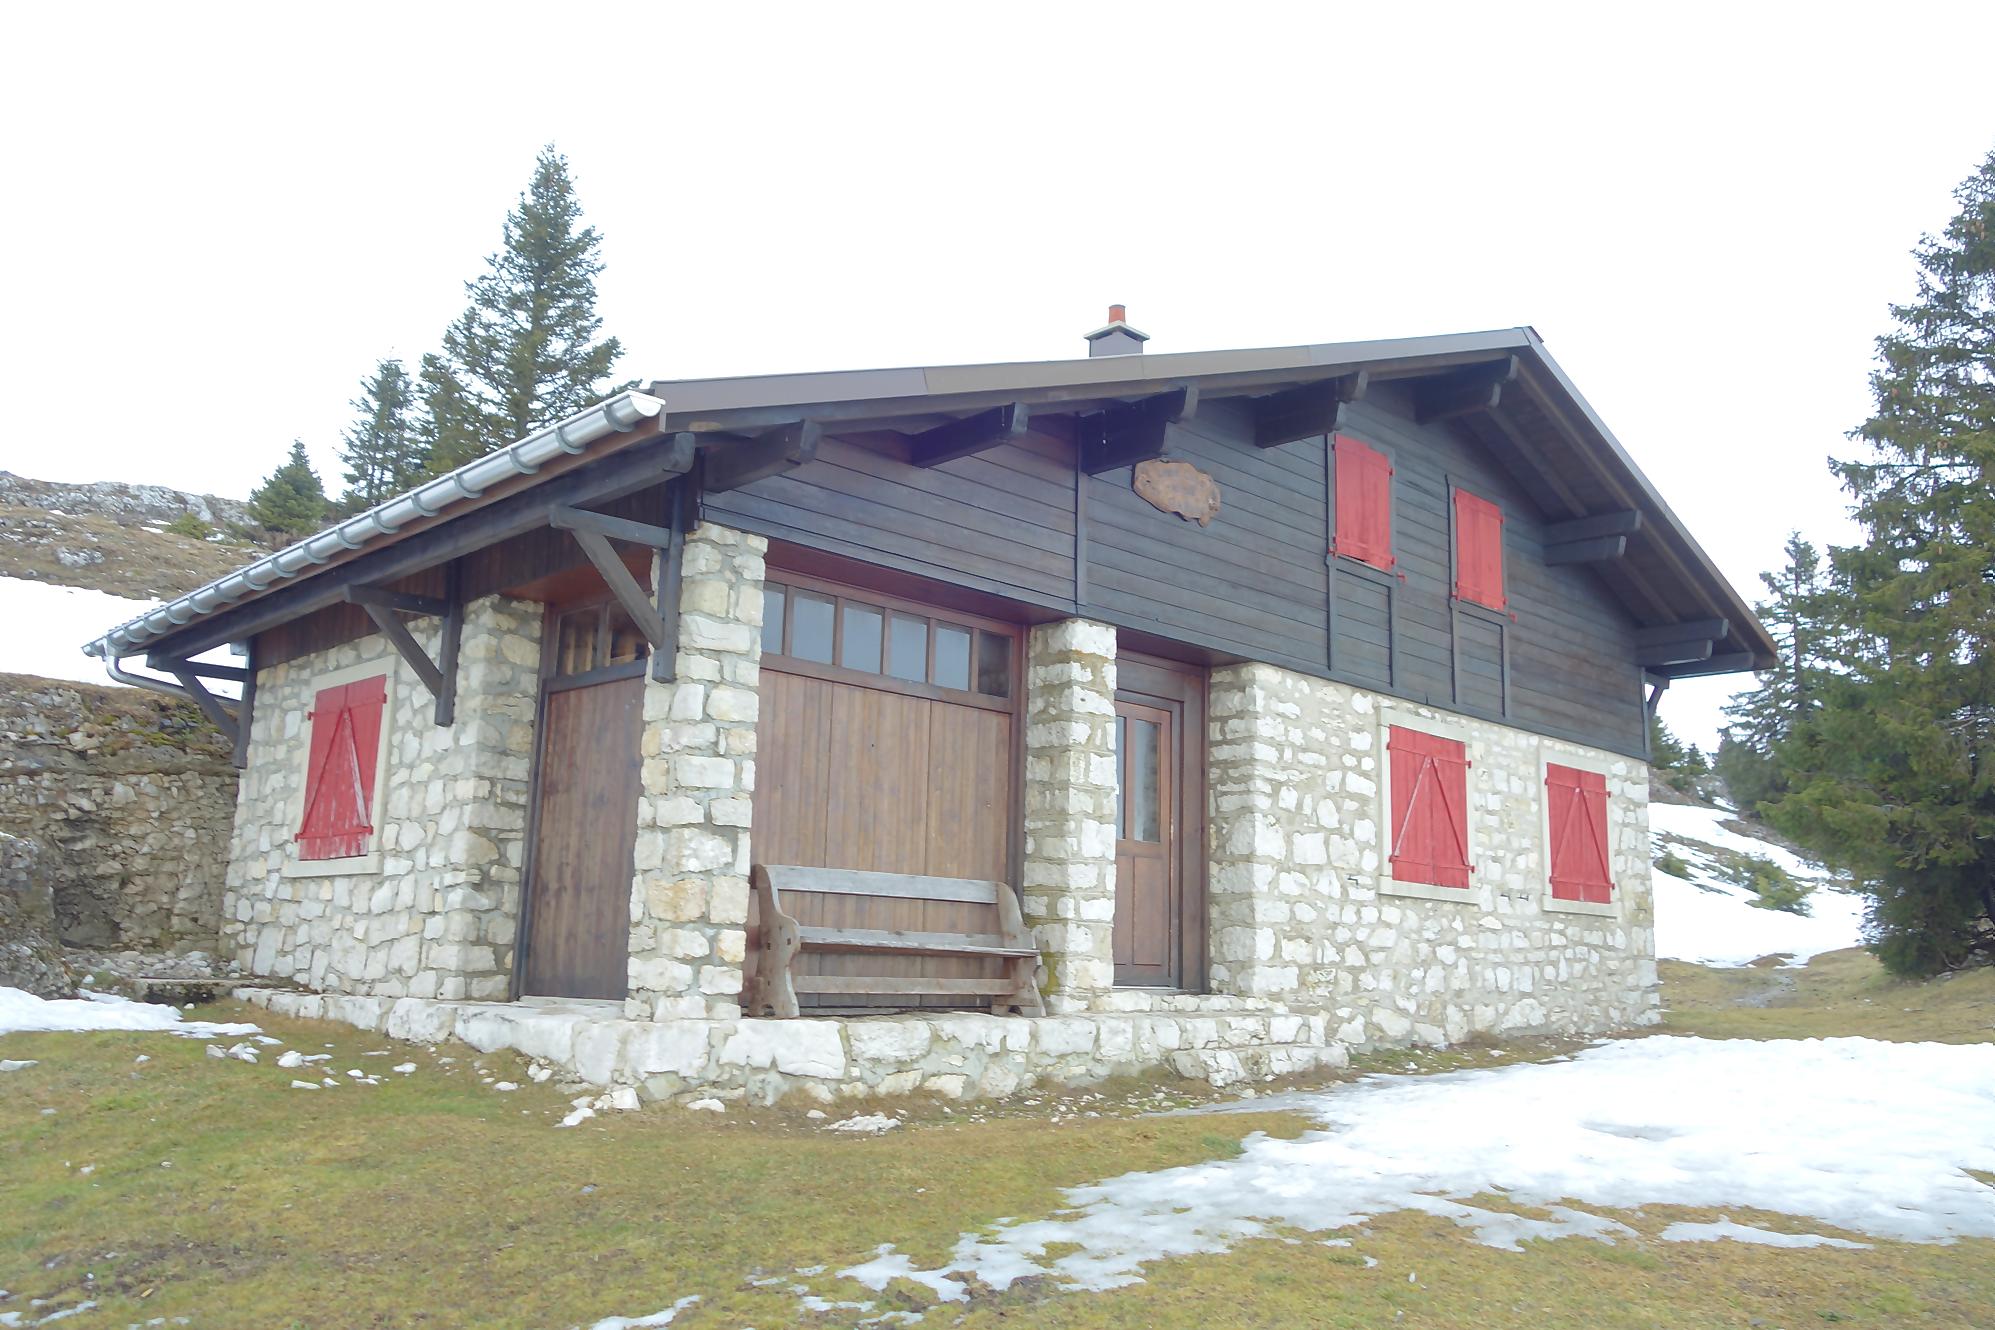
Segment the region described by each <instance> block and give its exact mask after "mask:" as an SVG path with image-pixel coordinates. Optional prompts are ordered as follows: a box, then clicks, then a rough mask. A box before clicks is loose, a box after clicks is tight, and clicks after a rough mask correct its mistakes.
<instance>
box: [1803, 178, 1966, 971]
mask: <svg viewBox="0 0 1995 1330" xmlns="http://www.w3.org/2000/svg"><path fill="white" fill-rule="evenodd" d="M1955 197H1956V199H1957V200H1958V201H1959V204H1960V212H1959V214H1958V215H1957V216H1956V217H1955V218H1954V219H1953V220H1952V222H1950V223H1949V224H1948V226H1947V228H1946V230H1945V231H1944V232H1943V233H1942V234H1940V235H1938V236H1927V237H1925V238H1924V239H1923V240H1922V241H1921V242H1920V245H1919V248H1918V249H1917V251H1915V252H1916V256H1917V259H1918V262H1919V267H1920V274H1919V284H1918V292H1917V295H1916V297H1915V298H1914V299H1913V300H1912V301H1911V302H1910V303H1908V304H1904V305H1895V306H1893V307H1892V310H1891V313H1892V316H1893V318H1894V320H1895V321H1896V325H1897V326H1896V327H1895V329H1894V330H1893V331H1891V332H1889V333H1887V334H1886V335H1885V336H1883V337H1880V338H1879V339H1878V344H1877V345H1878V356H1879V362H1880V363H1879V365H1878V368H1877V369H1876V370H1875V371H1874V372H1873V373H1872V375H1871V389H1872V392H1873V396H1874V398H1875V403H1876V405H1875V408H1874V412H1873V414H1872V416H1871V418H1870V419H1869V420H1868V421H1866V422H1865V423H1864V424H1863V426H1862V427H1861V428H1860V429H1858V430H1857V431H1855V434H1856V437H1857V438H1859V439H1860V440H1861V441H1862V442H1863V444H1864V445H1865V451H1864V454H1863V456H1862V457H1861V458H1860V459H1858V460H1854V461H1839V462H1834V463H1832V465H1833V466H1834V468H1835V470H1836V472H1837V474H1838V475H1839V476H1840V478H1841V479H1842V481H1843V484H1844V485H1845V487H1846V488H1847V489H1848V490H1849V492H1850V494H1851V496H1852V498H1853V500H1854V503H1853V505H1852V511H1853V513H1854V515H1855V516H1856V518H1857V520H1858V521H1859V523H1860V524H1861V525H1862V527H1863V529H1864V533H1865V542H1864V543H1863V544H1862V545H1860V546H1858V547H1855V548H1852V549H1838V550H1835V551H1833V554H1832V561H1833V565H1834V571H1835V575H1836V576H1837V577H1838V578H1839V579H1841V580H1842V582H1843V583H1844V586H1843V587H1841V588H1839V590H1840V591H1841V593H1842V594H1841V595H1840V596H1839V597H1838V599H1839V601H1840V604H1841V607H1842V608H1841V609H1840V610H1839V611H1838V613H1837V615H1836V626H1837V627H1838V628H1839V629H1840V630H1841V633H1842V636H1841V639H1840V641H1839V642H1838V648H1839V651H1840V654H1841V655H1842V657H1843V659H1842V661H1841V662H1840V664H1839V668H1838V669H1836V670H1835V671H1833V672H1828V673H1826V674H1825V676H1824V677H1823V678H1822V679H1821V680H1819V681H1818V687H1817V689H1816V693H1815V696H1813V697H1812V698H1810V709H1809V710H1808V711H1807V712H1806V713H1805V714H1804V715H1803V716H1802V717H1801V718H1800V719H1799V720H1798V722H1797V724H1796V727H1795V731H1794V734H1793V736H1792V738H1791V739H1790V741H1789V747H1790V748H1791V747H1794V746H1795V745H1799V746H1800V748H1799V759H1798V760H1795V761H1789V762H1787V763H1785V765H1786V766H1787V768H1788V770H1787V773H1786V774H1787V778H1788V780H1789V783H1790V786H1791V789H1790V792H1789V793H1788V795H1787V796H1786V797H1785V798H1783V799H1781V800H1780V801H1779V802H1777V803H1775V804H1774V805H1773V806H1772V808H1771V810H1770V813H1771V816H1772V818H1773V820H1774V823H1775V825H1776V826H1779V827H1780V828H1782V829H1783V830H1785V831H1787V832H1788V833H1789V834H1790V835H1793V836H1795V837H1796V838H1797V839H1798V840H1801V841H1802V842H1803V843H1804V844H1806V845H1809V846H1810V847H1811V848H1815V849H1817V850H1818V852H1821V853H1824V854H1825V855H1827V856H1828V857H1829V858H1830V859H1831V860H1832V861H1834V862H1839V863H1841V864H1844V865H1846V866H1848V867H1850V868H1853V869H1854V870H1855V871H1856V872H1857V873H1858V874H1859V876H1861V877H1862V878H1863V879H1864V880H1866V881H1867V882H1868V883H1869V884H1870V888H1871V890H1872V892H1873V894H1874V901H1873V905H1872V909H1871V927H1872V930H1873V934H1874V941H1873V943H1872V945H1873V947H1874V948H1875V950H1876V951H1877V954H1878V956H1879V957H1880V959H1882V960H1883V961H1884V963H1885V965H1886V966H1887V967H1889V968H1890V969H1892V970H1893V971H1896V972H1898V973H1901V974H1926V973H1932V972H1934V971H1938V970H1942V969H1948V968H1953V967H1957V966H1960V965H1963V964H1966V963H1969V962H1970V961H1973V960H1975V959H1988V958H1991V957H1995V153H1991V154H1990V155H1989V157H1988V159H1987V160H1986V161H1985V162H1983V163H1982V165H1981V167H1980V169H1979V170H1977V171H1976V172H1975V174H1974V175H1973V176H1971V177H1969V179H1968V180H1967V181H1966V182H1965V183H1964V184H1963V185H1962V186H1961V187H1960V189H1959V190H1958V191H1956V194H1955Z"/></svg>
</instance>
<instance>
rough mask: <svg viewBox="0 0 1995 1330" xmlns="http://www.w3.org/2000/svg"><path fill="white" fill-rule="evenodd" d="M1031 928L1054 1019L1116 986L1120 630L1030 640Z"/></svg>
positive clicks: (1081, 622)
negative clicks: (1058, 1013) (1117, 661)
mask: <svg viewBox="0 0 1995 1330" xmlns="http://www.w3.org/2000/svg"><path fill="white" fill-rule="evenodd" d="M1026 649H1027V659H1026V672H1025V677H1026V714H1025V881H1024V907H1025V922H1026V923H1027V924H1028V925H1030V926H1031V928H1032V931H1033V935H1034V937H1035V938H1036V939H1037V940H1038V943H1039V953H1040V956H1041V959H1042V961H1043V964H1044V974H1043V975H1042V976H1041V985H1042V987H1043V988H1044V989H1045V991H1046V994H1047V1001H1048V1008H1049V1010H1052V1011H1079V1010H1084V1009H1085V1008H1086V1007H1087V1006H1088V1004H1089V1002H1090V1001H1091V1000H1092V999H1093V998H1095V997H1097V996H1099V995H1101V994H1103V993H1106V992H1108V990H1109V989H1111V988H1113V987H1114V986H1115V957H1114V951H1113V930H1114V926H1115V629H1114V628H1112V627H1109V626H1108V625H1106V624H1099V623H1091V622H1089V621H1088V620H1086V619H1067V620H1064V621H1063V622H1060V623H1051V624H1041V625H1040V626H1039V627H1037V628H1034V629H1033V630H1032V633H1031V636H1030V637H1029V638H1028V640H1027V648H1026Z"/></svg>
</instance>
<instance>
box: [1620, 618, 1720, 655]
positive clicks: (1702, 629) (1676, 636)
mask: <svg viewBox="0 0 1995 1330" xmlns="http://www.w3.org/2000/svg"><path fill="white" fill-rule="evenodd" d="M1731 631H1732V624H1731V621H1730V620H1729V619H1686V620H1684V621H1683V622H1682V623H1662V624H1657V625H1656V626H1655V627H1653V628H1641V629H1637V630H1636V632H1635V646H1636V647H1637V648H1646V647H1652V646H1657V645H1660V644H1662V643H1665V642H1689V641H1695V640H1696V639H1698V638H1700V637H1701V638H1708V639H1710V640H1711V641H1714V642H1722V641H1723V640H1724V639H1725V635H1726V634H1727V633H1729V632H1731Z"/></svg>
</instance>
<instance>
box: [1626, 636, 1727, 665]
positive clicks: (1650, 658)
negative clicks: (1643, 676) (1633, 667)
mask: <svg viewBox="0 0 1995 1330" xmlns="http://www.w3.org/2000/svg"><path fill="white" fill-rule="evenodd" d="M1711 652H1712V645H1711V639H1710V638H1708V637H1700V638H1696V639H1693V640H1690V641H1684V642H1667V643H1663V644H1661V645H1658V646H1652V647H1645V648H1643V650H1642V651H1641V652H1640V656H1641V661H1640V664H1641V665H1642V668H1644V669H1657V668H1660V667H1661V666H1664V665H1691V664H1695V663H1697V662H1699V661H1707V660H1710V659H1711Z"/></svg>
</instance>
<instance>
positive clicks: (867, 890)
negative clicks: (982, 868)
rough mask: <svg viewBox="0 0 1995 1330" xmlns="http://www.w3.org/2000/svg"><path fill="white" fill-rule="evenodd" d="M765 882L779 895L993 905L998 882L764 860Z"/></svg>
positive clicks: (998, 890) (1002, 888)
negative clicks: (818, 894) (809, 893)
mask: <svg viewBox="0 0 1995 1330" xmlns="http://www.w3.org/2000/svg"><path fill="white" fill-rule="evenodd" d="M763 871H764V872H766V873H767V874H768V875H769V885H770V886H772V887H774V888H775V889H776V894H777V895H778V896H782V895H783V894H784V893H786V892H792V891H818V892H823V893H825V894H826V895H832V896H884V897H892V898H896V899H900V900H922V901H960V902H962V903H964V904H966V905H995V904H997V899H998V895H997V894H998V892H1000V891H1003V890H1006V888H1005V887H1004V885H1003V884H1002V883H998V882H979V881H976V880H974V879H971V878H959V877H923V876H921V875H919V874H915V873H867V872H861V871H860V870H859V869H856V868H799V867H797V866H795V865H794V864H766V865H763Z"/></svg>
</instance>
